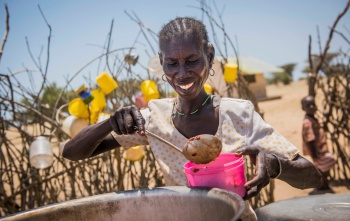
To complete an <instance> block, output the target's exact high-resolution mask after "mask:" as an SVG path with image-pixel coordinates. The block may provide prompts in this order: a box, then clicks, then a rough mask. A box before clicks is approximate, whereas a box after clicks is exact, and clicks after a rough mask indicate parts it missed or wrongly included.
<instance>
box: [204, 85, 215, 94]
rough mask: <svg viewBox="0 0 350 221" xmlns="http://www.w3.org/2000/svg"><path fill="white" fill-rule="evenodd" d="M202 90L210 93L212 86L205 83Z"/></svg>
mask: <svg viewBox="0 0 350 221" xmlns="http://www.w3.org/2000/svg"><path fill="white" fill-rule="evenodd" d="M204 90H205V92H206V93H207V94H211V92H212V91H213V87H212V86H211V85H210V84H207V83H205V84H204Z"/></svg>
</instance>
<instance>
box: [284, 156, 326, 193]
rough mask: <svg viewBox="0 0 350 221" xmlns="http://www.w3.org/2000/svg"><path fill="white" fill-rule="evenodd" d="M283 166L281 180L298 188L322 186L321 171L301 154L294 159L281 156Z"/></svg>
mask: <svg viewBox="0 0 350 221" xmlns="http://www.w3.org/2000/svg"><path fill="white" fill-rule="evenodd" d="M279 160H280V162H281V166H282V173H281V175H280V176H279V179H280V180H283V181H285V182H287V183H288V184H289V185H291V186H293V187H295V188H298V189H307V188H317V187H320V186H321V183H322V175H321V173H320V171H319V170H318V169H317V168H316V167H315V166H314V165H313V164H312V163H311V162H310V161H308V160H307V159H305V158H304V157H302V156H300V155H299V154H298V155H297V156H296V157H295V158H294V159H293V160H287V159H281V158H279Z"/></svg>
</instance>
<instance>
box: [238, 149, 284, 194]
mask: <svg viewBox="0 0 350 221" xmlns="http://www.w3.org/2000/svg"><path fill="white" fill-rule="evenodd" d="M235 155H249V157H250V159H251V160H252V162H253V164H254V165H255V175H254V177H253V179H251V180H250V181H248V182H246V183H245V184H244V187H245V188H246V190H247V193H246V195H245V196H244V197H243V199H244V200H248V199H250V198H252V197H254V196H256V195H258V193H259V192H260V191H261V189H262V188H264V187H265V186H266V185H268V184H269V183H270V179H271V178H273V177H276V176H277V175H278V174H279V171H280V168H279V163H278V160H277V159H276V157H274V156H273V155H271V154H266V153H264V152H262V151H260V149H258V148H257V147H254V146H246V147H243V148H241V149H240V150H239V151H237V152H235Z"/></svg>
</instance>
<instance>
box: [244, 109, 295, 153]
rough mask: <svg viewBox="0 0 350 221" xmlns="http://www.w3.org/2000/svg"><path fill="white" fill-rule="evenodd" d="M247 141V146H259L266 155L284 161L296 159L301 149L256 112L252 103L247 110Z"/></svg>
mask: <svg viewBox="0 0 350 221" xmlns="http://www.w3.org/2000/svg"><path fill="white" fill-rule="evenodd" d="M246 111H247V112H246V113H247V114H246V119H245V123H246V138H247V139H246V141H247V145H253V146H257V147H258V148H260V149H261V150H263V151H264V152H266V153H274V154H276V155H278V156H279V157H281V158H284V159H294V158H295V157H296V156H297V155H298V154H299V152H300V151H299V149H298V148H297V147H295V146H294V145H293V144H291V143H290V142H289V141H288V140H286V139H285V138H284V137H283V136H282V135H281V134H280V133H278V132H277V131H276V130H275V129H274V128H273V127H272V126H271V125H269V124H267V123H266V122H265V121H264V120H263V119H262V118H261V116H260V115H259V114H258V113H257V112H255V111H254V106H253V104H252V103H251V102H249V103H248V106H247V108H246Z"/></svg>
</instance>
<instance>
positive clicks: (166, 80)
mask: <svg viewBox="0 0 350 221" xmlns="http://www.w3.org/2000/svg"><path fill="white" fill-rule="evenodd" d="M164 77H165V74H163V75H162V80H163V81H164V82H168V79H167V78H166V77H165V80H164Z"/></svg>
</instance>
